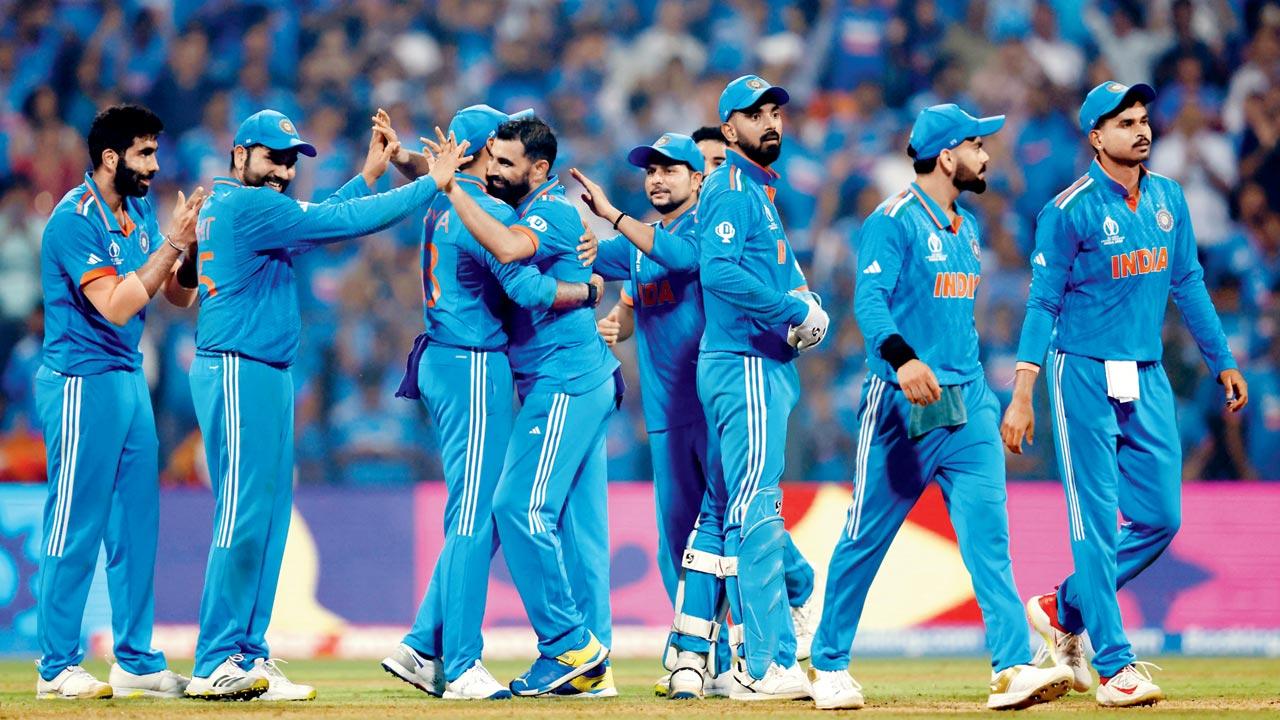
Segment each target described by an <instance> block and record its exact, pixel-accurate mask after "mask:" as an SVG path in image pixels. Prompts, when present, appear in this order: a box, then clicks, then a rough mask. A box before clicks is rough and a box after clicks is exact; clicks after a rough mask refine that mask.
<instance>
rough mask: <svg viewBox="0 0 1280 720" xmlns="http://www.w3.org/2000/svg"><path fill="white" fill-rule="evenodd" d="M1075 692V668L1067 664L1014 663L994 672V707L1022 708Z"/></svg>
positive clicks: (989, 702) (990, 703)
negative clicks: (1073, 675) (1037, 665)
mask: <svg viewBox="0 0 1280 720" xmlns="http://www.w3.org/2000/svg"><path fill="white" fill-rule="evenodd" d="M1070 691H1071V668H1069V667H1067V666H1065V665H1051V666H1049V667H1045V668H1042V667H1036V666H1035V665H1014V666H1013V667H1008V668H1005V669H1004V670H1001V671H1000V672H999V673H996V672H992V673H991V695H989V696H988V697H987V708H988V709H991V710H1022V709H1024V708H1029V707H1031V706H1032V705H1038V704H1040V703H1046V702H1053V701H1054V700H1057V699H1058V698H1060V697H1062V696H1063V695H1066V694H1067V693H1068V692H1070Z"/></svg>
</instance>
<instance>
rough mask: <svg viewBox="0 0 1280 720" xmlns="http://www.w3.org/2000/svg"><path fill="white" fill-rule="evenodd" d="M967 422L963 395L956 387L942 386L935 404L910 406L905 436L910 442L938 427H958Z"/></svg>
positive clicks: (967, 414) (958, 387) (967, 416)
mask: <svg viewBox="0 0 1280 720" xmlns="http://www.w3.org/2000/svg"><path fill="white" fill-rule="evenodd" d="M967 422H969V411H968V409H967V408H965V406H964V393H962V392H960V386H958V385H943V386H942V397H940V398H938V400H937V402H933V403H930V404H928V405H925V406H924V407H921V406H919V405H912V406H911V414H910V416H909V417H908V418H907V436H908V437H910V438H911V439H912V440H915V439H916V438H918V437H920V436H921V435H924V434H925V433H927V432H929V431H930V430H936V429H938V428H940V427H959V426H960V425H964V424H965V423H967Z"/></svg>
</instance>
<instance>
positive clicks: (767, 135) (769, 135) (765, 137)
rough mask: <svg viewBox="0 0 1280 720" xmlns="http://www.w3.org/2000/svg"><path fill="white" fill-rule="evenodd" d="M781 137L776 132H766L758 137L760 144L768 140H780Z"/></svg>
mask: <svg viewBox="0 0 1280 720" xmlns="http://www.w3.org/2000/svg"><path fill="white" fill-rule="evenodd" d="M781 139H782V136H781V135H779V134H778V133H776V132H767V133H765V134H764V135H761V136H760V142H768V141H770V140H781Z"/></svg>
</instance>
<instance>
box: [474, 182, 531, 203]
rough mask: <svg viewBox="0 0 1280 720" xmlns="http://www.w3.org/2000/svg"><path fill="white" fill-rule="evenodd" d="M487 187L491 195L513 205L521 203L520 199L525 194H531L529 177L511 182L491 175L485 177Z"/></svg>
mask: <svg viewBox="0 0 1280 720" xmlns="http://www.w3.org/2000/svg"><path fill="white" fill-rule="evenodd" d="M485 187H486V189H487V190H488V191H489V194H490V195H492V196H494V197H496V198H498V199H499V200H501V201H502V202H504V203H506V204H508V205H510V206H511V207H515V206H516V205H519V204H520V201H521V200H523V199H524V196H525V195H528V194H529V190H530V189H531V186H530V185H529V180H528V178H525V179H524V180H521V181H520V182H511V181H509V180H504V179H503V178H500V177H498V176H496V175H490V176H488V177H486V178H485Z"/></svg>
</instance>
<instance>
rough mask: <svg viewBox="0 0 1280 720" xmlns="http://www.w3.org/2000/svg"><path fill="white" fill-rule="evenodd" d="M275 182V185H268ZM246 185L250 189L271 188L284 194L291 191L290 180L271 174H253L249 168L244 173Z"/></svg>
mask: <svg viewBox="0 0 1280 720" xmlns="http://www.w3.org/2000/svg"><path fill="white" fill-rule="evenodd" d="M269 182H273V183H275V185H268V184H267V183H269ZM244 184H245V185H247V186H248V187H270V188H271V189H272V190H278V191H279V192H284V191H285V190H288V189H289V180H288V179H287V178H282V177H280V176H279V175H272V174H271V173H253V172H250V171H249V169H248V168H245V171H244ZM277 186H278V187H277Z"/></svg>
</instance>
